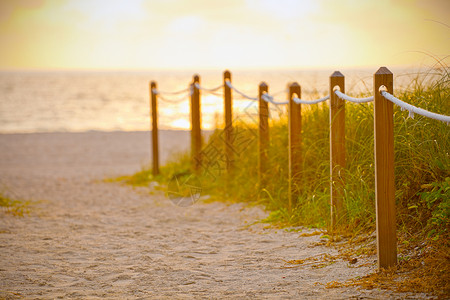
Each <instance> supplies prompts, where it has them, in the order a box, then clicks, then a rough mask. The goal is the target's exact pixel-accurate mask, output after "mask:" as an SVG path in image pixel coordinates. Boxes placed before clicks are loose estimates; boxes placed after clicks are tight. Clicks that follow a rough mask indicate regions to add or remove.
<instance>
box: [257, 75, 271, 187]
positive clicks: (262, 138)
mask: <svg viewBox="0 0 450 300" xmlns="http://www.w3.org/2000/svg"><path fill="white" fill-rule="evenodd" d="M268 91H269V87H268V86H267V84H266V83H265V82H261V83H260V84H259V97H258V99H259V161H258V164H259V187H260V188H262V187H264V185H265V178H266V176H267V174H266V173H267V159H268V153H267V152H268V148H269V105H268V103H267V102H266V101H264V100H263V99H262V95H263V94H264V93H267V92H268Z"/></svg>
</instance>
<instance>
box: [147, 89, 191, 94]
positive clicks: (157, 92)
mask: <svg viewBox="0 0 450 300" xmlns="http://www.w3.org/2000/svg"><path fill="white" fill-rule="evenodd" d="M152 91H153V92H154V93H155V94H158V95H161V94H164V95H179V94H183V93H186V92H191V93H192V90H191V88H190V87H188V88H185V89H184V90H180V91H176V92H163V91H158V90H157V89H152Z"/></svg>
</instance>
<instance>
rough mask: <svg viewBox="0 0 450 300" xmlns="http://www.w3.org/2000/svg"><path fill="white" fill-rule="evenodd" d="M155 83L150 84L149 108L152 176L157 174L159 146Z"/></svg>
mask: <svg viewBox="0 0 450 300" xmlns="http://www.w3.org/2000/svg"><path fill="white" fill-rule="evenodd" d="M156 89H157V85H156V82H155V81H152V82H150V101H151V103H150V107H151V113H152V163H153V165H152V174H153V175H158V174H159V145H158V110H157V94H156V93H155V90H156Z"/></svg>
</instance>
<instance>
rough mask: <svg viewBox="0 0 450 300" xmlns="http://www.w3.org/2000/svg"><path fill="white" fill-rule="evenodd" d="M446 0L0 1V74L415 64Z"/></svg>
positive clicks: (429, 44) (443, 28)
mask: <svg viewBox="0 0 450 300" xmlns="http://www.w3.org/2000/svg"><path fill="white" fill-rule="evenodd" d="M449 26H450V1H448V0H339V1H337V0H0V45H1V46H0V70H23V69H27V70H28V69H30V70H60V69H63V70H64V69H77V70H78V69H82V70H84V69H88V70H193V69H221V70H222V69H225V68H229V69H299V68H332V67H372V66H385V65H388V66H402V65H405V66H406V65H407V66H413V65H417V64H422V63H425V64H427V63H432V61H433V59H432V58H431V56H434V57H437V58H444V57H446V56H447V55H448V54H450V39H449V38H450V27H449Z"/></svg>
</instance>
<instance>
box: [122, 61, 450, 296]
mask: <svg viewBox="0 0 450 300" xmlns="http://www.w3.org/2000/svg"><path fill="white" fill-rule="evenodd" d="M433 73H434V75H436V74H438V76H437V78H436V77H435V79H434V80H433V81H432V82H428V83H427V84H424V82H425V80H424V78H423V77H424V76H421V75H420V74H419V75H417V77H416V78H414V79H413V80H412V84H411V86H410V87H409V88H408V89H407V90H406V91H402V92H399V93H395V95H396V96H397V97H398V98H400V99H401V100H403V101H405V102H407V103H410V104H412V105H414V106H417V107H421V108H424V109H427V110H429V111H432V112H436V113H440V114H444V115H450V88H449V79H450V76H449V73H448V67H445V66H444V67H442V68H436V69H433ZM425 77H426V76H425ZM361 96H364V95H361ZM345 126H346V129H345V130H346V160H347V166H346V169H345V174H344V177H345V199H344V207H345V211H346V222H345V225H344V227H343V228H341V230H340V233H341V234H343V235H344V236H347V237H350V240H357V239H354V238H355V237H356V236H357V235H358V234H361V233H365V234H370V233H372V232H374V231H375V220H376V213H375V192H374V186H375V179H374V173H375V169H374V154H373V151H374V146H373V144H374V143H373V141H374V135H373V103H366V104H351V103H347V104H346V124H345ZM234 130H235V134H236V135H239V139H236V141H237V140H239V141H238V143H235V145H234V150H235V153H236V155H235V160H234V165H235V168H234V170H233V172H232V174H227V173H226V172H225V167H226V166H225V159H223V155H224V154H223V148H224V146H223V139H222V134H223V131H221V130H217V131H216V132H215V133H214V134H213V135H212V136H211V138H210V139H209V142H208V144H206V145H205V147H204V152H203V154H204V157H203V158H204V160H203V171H202V172H200V174H197V175H198V180H199V182H200V184H201V186H202V189H203V191H202V193H203V194H208V195H209V196H210V199H212V200H221V201H232V202H247V203H249V204H262V205H264V206H265V207H266V208H267V209H268V210H269V211H270V215H269V216H268V218H267V219H265V220H264V222H269V223H271V224H275V225H278V226H307V227H318V228H325V229H326V228H328V226H329V223H330V204H329V201H330V196H329V193H330V183H329V173H330V167H329V107H328V105H327V104H319V105H313V106H310V107H308V108H306V109H304V110H303V112H302V132H301V135H302V153H303V161H302V173H301V176H300V178H301V182H302V184H301V186H299V187H298V189H299V191H300V196H299V197H298V199H296V200H297V201H296V202H297V205H296V206H295V207H294V208H293V209H292V210H291V211H289V210H288V152H287V149H288V135H287V119H286V116H285V115H284V116H283V115H282V114H281V118H279V119H278V120H276V121H274V120H271V121H270V129H269V131H270V145H269V150H268V151H269V156H268V157H269V158H268V160H267V161H266V162H264V163H265V164H266V165H267V167H268V170H270V171H269V172H268V173H269V174H266V176H267V177H266V178H267V180H266V181H265V184H264V186H262V187H259V186H258V145H257V128H256V126H255V124H248V123H247V124H246V123H245V122H237V123H235V124H234ZM394 143H395V145H394V149H395V166H394V168H395V188H396V194H395V201H396V208H397V225H398V226H397V228H398V238H399V268H398V270H397V273H396V274H397V275H398V277H396V278H397V279H396V280H394V279H392V280H393V281H392V282H394V281H395V282H396V284H395V285H396V286H400V287H401V288H399V290H402V289H403V290H407V289H410V290H415V291H421V292H429V293H435V294H441V295H442V294H443V293H448V292H449V282H450V280H449V274H450V267H449V264H448V259H449V257H448V253H450V251H449V250H450V247H449V246H450V244H449V241H450V239H449V237H450V236H449V228H450V226H449V225H450V223H449V216H450V127H449V125H448V124H445V123H443V122H440V121H436V120H432V119H428V118H425V117H422V116H419V115H416V116H414V118H410V117H408V112H403V111H401V109H400V108H399V107H397V106H395V105H394ZM214 149H216V151H211V150H214ZM217 149H218V150H217ZM189 171H190V159H189V156H188V154H184V155H182V156H180V157H178V158H176V159H175V160H173V161H172V162H171V163H169V164H167V165H166V166H164V167H163V168H162V169H161V175H159V176H157V177H152V176H151V172H150V171H149V170H143V171H142V172H140V173H138V174H135V175H133V176H131V177H128V178H127V179H126V180H127V181H128V182H129V183H132V184H137V185H147V184H148V183H149V182H150V181H159V182H160V183H162V184H167V182H168V181H170V178H172V177H173V176H174V175H175V174H177V173H180V172H189ZM418 249H419V250H418ZM374 251H375V249H372V251H368V252H370V253H374ZM383 274H384V275H383ZM383 274H382V273H378V275H377V274H375V275H371V276H381V277H378V278H366V281H365V282H368V281H370V282H372V283H374V282H375V283H376V282H384V281H385V280H384V281H383V279H380V278H385V277H386V276H385V275H386V273H383ZM405 274H406V275H407V277H406V278H408V280H409V281H408V280H401V279H399V278H400V276H404V275H405ZM383 276H385V277H383ZM388 277H389V276H388ZM389 278H394V277H393V276H390V277H389ZM402 278H403V277H402ZM411 278H412V279H411ZM419 278H420V279H421V280H422V281H421V282H422V283H421V284H418V283H417V281H418V279H419ZM369 279H370V280H369ZM416 279H417V280H416ZM377 280H378V281H377ZM398 282H400V283H401V284H400V285H399V284H398ZM408 282H409V283H408ZM375 283H374V287H383V285H382V284H381V283H380V284H378V285H377V284H375ZM360 285H361V282H360ZM447 295H448V294H447Z"/></svg>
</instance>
